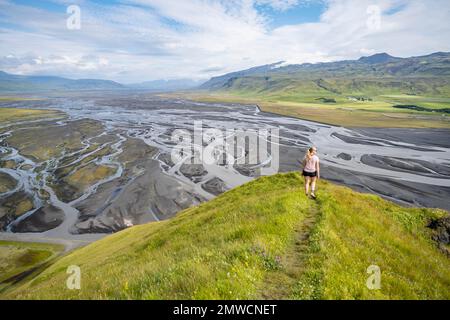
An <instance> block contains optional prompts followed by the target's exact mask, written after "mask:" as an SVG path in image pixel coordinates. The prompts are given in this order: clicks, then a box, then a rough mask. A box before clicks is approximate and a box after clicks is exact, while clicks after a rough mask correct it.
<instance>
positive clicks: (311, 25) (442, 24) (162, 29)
mask: <svg viewBox="0 0 450 320" xmlns="http://www.w3.org/2000/svg"><path fill="white" fill-rule="evenodd" d="M73 4H76V5H77V6H78V8H79V9H80V13H81V15H80V29H76V30H72V29H69V28H68V27H67V20H68V19H69V18H70V14H68V13H67V8H68V6H69V5H73ZM449 20H450V2H449V1H448V0H114V1H113V0H109V1H99V0H97V1H88V0H50V1H26V0H0V42H1V43H2V45H1V46H0V70H4V71H6V72H10V73H16V74H37V75H43V74H51V75H59V76H65V77H70V78H104V79H111V80H116V81H120V82H124V83H131V82H140V81H148V80H155V79H181V78H194V79H199V80H200V79H207V78H209V77H211V76H215V75H219V74H223V73H226V72H231V71H236V70H240V69H244V68H249V67H253V66H257V65H262V64H268V63H273V62H277V61H286V63H304V62H312V63H314V62H324V61H334V60H342V59H356V58H359V57H360V56H364V55H370V54H374V53H378V52H388V53H390V54H393V55H397V56H413V55H422V54H428V53H431V52H435V51H450V24H448V22H447V21H449Z"/></svg>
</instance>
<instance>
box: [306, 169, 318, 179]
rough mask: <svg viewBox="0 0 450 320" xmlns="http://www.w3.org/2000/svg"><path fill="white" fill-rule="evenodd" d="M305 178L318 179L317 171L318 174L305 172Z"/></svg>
mask: <svg viewBox="0 0 450 320" xmlns="http://www.w3.org/2000/svg"><path fill="white" fill-rule="evenodd" d="M303 176H304V177H310V178H316V177H317V171H316V172H307V171H305V170H303Z"/></svg>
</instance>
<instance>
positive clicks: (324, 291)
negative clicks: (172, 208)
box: [0, 173, 450, 299]
mask: <svg viewBox="0 0 450 320" xmlns="http://www.w3.org/2000/svg"><path fill="white" fill-rule="evenodd" d="M446 214H448V213H447V212H444V211H441V210H431V209H407V208H403V207H400V206H397V205H395V204H392V203H390V202H387V201H385V200H382V199H381V198H379V197H377V196H374V195H367V194H359V193H356V192H353V191H351V190H350V189H348V188H345V187H340V186H336V185H333V184H331V183H328V182H326V181H321V183H320V192H319V199H318V201H316V202H315V201H312V200H310V199H308V198H306V197H305V196H304V192H303V189H302V179H301V177H300V175H299V174H297V173H291V174H282V175H277V176H273V177H265V178H260V179H258V180H255V181H253V182H250V183H249V184H246V185H244V186H242V187H239V188H237V189H234V190H232V191H229V192H227V193H225V194H223V195H222V196H219V197H218V198H216V199H215V200H213V201H210V202H208V203H204V204H202V205H200V206H198V207H196V208H192V209H188V210H186V211H184V212H182V213H180V214H179V215H178V216H176V217H175V218H173V219H170V220H167V221H163V222H159V223H152V224H147V225H142V226H137V227H133V228H130V229H127V230H125V231H122V232H120V233H117V234H114V235H111V236H109V237H107V238H105V239H103V240H100V241H98V242H95V243H93V244H91V245H89V246H87V247H84V248H81V249H78V250H76V251H74V252H72V253H70V254H68V255H66V256H65V257H63V258H61V259H59V260H58V261H57V262H55V263H54V264H53V265H51V266H50V267H49V268H48V269H46V270H45V271H44V272H42V273H41V274H39V275H38V276H37V277H36V278H35V279H33V280H32V281H30V282H28V283H24V284H22V285H20V286H16V287H15V288H12V289H11V290H8V292H5V293H3V295H1V296H0V297H1V298H5V299H254V298H255V299H450V260H449V258H448V257H447V256H446V255H445V254H444V253H443V252H441V251H440V250H439V249H438V248H437V245H436V243H434V242H433V241H432V240H431V230H428V229H427V228H426V226H427V225H428V223H429V222H430V221H431V219H436V218H441V217H443V216H444V215H446ZM72 265H76V266H79V267H80V269H81V290H69V289H67V287H66V280H67V277H68V275H67V274H66V271H67V268H68V267H69V266H72ZM371 265H376V266H379V268H380V269H381V288H380V289H379V290H370V289H369V288H368V287H367V286H366V282H367V279H368V277H369V274H367V269H368V267H369V266H371Z"/></svg>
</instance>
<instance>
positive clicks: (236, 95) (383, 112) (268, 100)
mask: <svg viewBox="0 0 450 320" xmlns="http://www.w3.org/2000/svg"><path fill="white" fill-rule="evenodd" d="M163 96H170V97H174V96H175V97H180V98H183V99H191V100H195V101H203V102H225V103H242V104H257V105H259V107H260V108H261V109H262V110H263V111H266V112H272V113H276V114H281V115H285V116H290V117H295V118H300V119H305V120H311V121H316V122H321V123H326V124H330V125H336V126H344V127H348V128H368V127H373V128H450V116H448V115H445V114H439V113H432V112H421V111H415V110H407V109H397V108H393V106H394V105H396V104H410V103H411V102H410V101H408V100H404V99H393V98H392V97H390V96H389V97H388V96H367V95H354V96H358V97H360V96H364V97H370V98H371V99H372V101H364V102H361V101H351V100H349V99H348V97H347V95H336V94H330V92H327V91H325V90H324V92H322V91H320V90H319V91H310V92H301V93H299V92H295V93H289V92H284V91H282V92H276V93H273V94H268V93H267V92H260V93H255V92H251V91H245V90H243V91H227V92H196V93H193V92H190V93H188V92H185V93H176V94H164V95H163ZM348 96H349V97H350V96H352V95H351V94H350V95H348ZM320 98H327V99H334V100H336V103H322V102H321V101H319V100H317V99H320ZM435 100H436V98H430V97H427V98H423V100H422V101H426V102H424V103H422V104H418V105H419V106H424V107H427V108H430V107H431V108H435V109H440V108H443V107H447V105H446V103H443V104H441V103H436V102H435ZM441 100H444V101H447V100H445V98H442V99H441Z"/></svg>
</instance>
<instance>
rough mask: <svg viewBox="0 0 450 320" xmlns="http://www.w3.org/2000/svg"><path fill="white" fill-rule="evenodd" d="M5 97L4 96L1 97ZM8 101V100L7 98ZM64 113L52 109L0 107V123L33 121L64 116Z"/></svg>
mask: <svg viewBox="0 0 450 320" xmlns="http://www.w3.org/2000/svg"><path fill="white" fill-rule="evenodd" d="M3 99H6V98H3ZM8 101H10V100H8ZM64 117H65V116H64V114H63V113H62V112H59V111H53V110H36V109H17V108H0V124H2V125H5V124H9V123H13V122H17V121H34V120H42V119H48V118H52V119H53V118H58V119H59V118H64Z"/></svg>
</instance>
